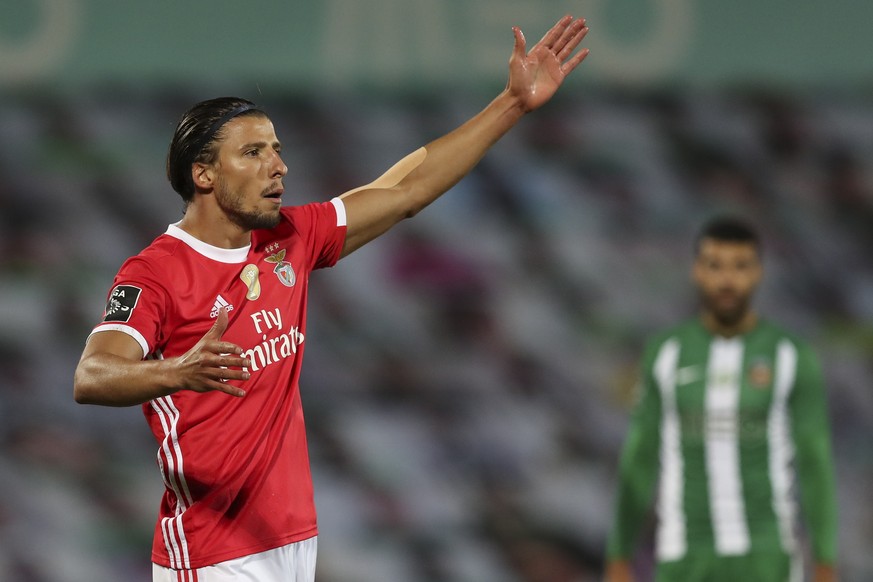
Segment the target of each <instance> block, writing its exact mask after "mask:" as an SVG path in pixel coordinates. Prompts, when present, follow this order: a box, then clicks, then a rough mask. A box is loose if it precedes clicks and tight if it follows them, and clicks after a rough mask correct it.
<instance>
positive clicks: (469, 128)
mask: <svg viewBox="0 0 873 582" xmlns="http://www.w3.org/2000/svg"><path fill="white" fill-rule="evenodd" d="M523 115H524V110H523V107H522V105H521V103H520V102H519V101H518V100H517V99H516V98H514V97H512V95H511V94H510V93H508V92H506V91H504V92H502V93H501V94H500V95H498V96H497V97H496V98H495V99H494V100H493V101H491V103H489V104H488V106H487V107H485V109H483V110H482V111H481V112H479V114H477V115H476V116H474V117H473V118H471V119H470V120H468V121H467V122H466V123H464V124H463V125H461V126H460V127H458V128H457V129H455V130H454V131H452V132H450V133H448V134H446V135H444V136H442V137H440V138H438V139H436V140H434V141H432V142H430V143H429V144H427V145H426V146H425V149H426V151H427V156H426V157H425V158H424V160H422V162H421V164H419V165H418V167H416V168H415V169H414V170H413V171H412V172H410V173H409V174H408V175H407V176H406V177H404V178H403V180H401V181H400V182H399V183H398V184H397V187H396V188H397V189H398V190H399V191H400V192H402V194H403V195H404V196H406V197H407V198H408V200H407V206H408V213H409V215H413V214H415V213H417V212H418V211H420V210H421V209H423V208H424V207H426V206H427V205H428V204H430V203H431V202H433V201H434V200H436V199H437V198H438V197H439V196H440V195H441V194H442V193H444V192H445V191H447V190H448V189H450V188H451V187H452V186H454V185H455V184H456V183H458V181H460V180H461V178H463V177H464V176H466V175H467V174H468V173H469V172H470V171H471V170H472V169H473V168H474V167H475V166H476V164H477V163H478V162H479V161H480V160H481V159H482V157H483V156H484V155H485V153H486V152H487V151H488V150H489V149H490V148H491V146H493V145H494V144H495V143H496V142H497V141H498V140H499V139H500V138H501V137H503V135H504V134H506V132H508V131H509V130H510V129H511V128H512V127H513V126H515V125H516V124H517V123H518V121H519V120H520V119H521V117H522V116H523Z"/></svg>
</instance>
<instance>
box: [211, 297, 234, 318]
mask: <svg viewBox="0 0 873 582" xmlns="http://www.w3.org/2000/svg"><path fill="white" fill-rule="evenodd" d="M222 307H224V309H225V310H227V311H233V305H231V304H230V303H228V302H227V300H226V299H225V298H224V297H222V296H221V295H219V296H218V297H216V298H215V305H213V306H212V311H210V312H209V317H211V318H212V319H215V318H216V317H218V310H219V309H221V308H222Z"/></svg>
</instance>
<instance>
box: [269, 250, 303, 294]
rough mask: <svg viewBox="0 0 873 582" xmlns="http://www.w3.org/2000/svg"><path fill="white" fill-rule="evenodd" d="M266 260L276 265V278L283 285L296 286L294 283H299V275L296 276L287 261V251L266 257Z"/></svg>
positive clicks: (274, 268) (274, 270)
mask: <svg viewBox="0 0 873 582" xmlns="http://www.w3.org/2000/svg"><path fill="white" fill-rule="evenodd" d="M264 260H265V261H267V262H268V263H273V264H275V265H276V266H275V267H273V272H274V273H276V277H278V278H279V281H280V282H281V283H282V284H283V285H285V286H286V287H293V286H294V283H296V282H297V275H295V274H294V269H293V268H292V267H291V263H289V262H288V261H286V260H285V249H282V250H281V251H279V252H277V253H276V254H273V255H270V256H269V257H266V258H265V259H264Z"/></svg>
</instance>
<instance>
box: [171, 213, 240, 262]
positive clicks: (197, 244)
mask: <svg viewBox="0 0 873 582" xmlns="http://www.w3.org/2000/svg"><path fill="white" fill-rule="evenodd" d="M180 223H181V221H179V222H176V223H174V224H171V225H170V226H168V227H167V232H166V233H165V234H167V235H169V236H171V237H173V238H177V239H179V240H180V241H182V242H183V243H185V244H186V245H188V246H189V247H191V248H192V249H194V250H195V251H197V252H198V253H200V254H201V255H203V256H204V257H206V258H208V259H212V260H213V261H218V262H219V263H228V264H236V263H245V262H246V259H247V258H248V256H249V250H250V249H251V248H252V245H251V243H249V244H247V245H246V246H244V247H240V248H238V249H223V248H221V247H215V246H212V245H211V244H208V243H205V242H203V241H202V240H200V239H199V238H196V237H194V236H193V235H191V234H188V233H187V232H185V231H184V230H182V229H181V228H179V224H180Z"/></svg>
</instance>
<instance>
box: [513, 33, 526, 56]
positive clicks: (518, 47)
mask: <svg viewBox="0 0 873 582" xmlns="http://www.w3.org/2000/svg"><path fill="white" fill-rule="evenodd" d="M512 33H513V34H514V35H515V47H514V48H513V50H512V56H513V58H515V59H523V58H524V56H525V55H526V54H527V41H525V39H524V33H523V32H521V29H520V28H519V27H517V26H513V27H512Z"/></svg>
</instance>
